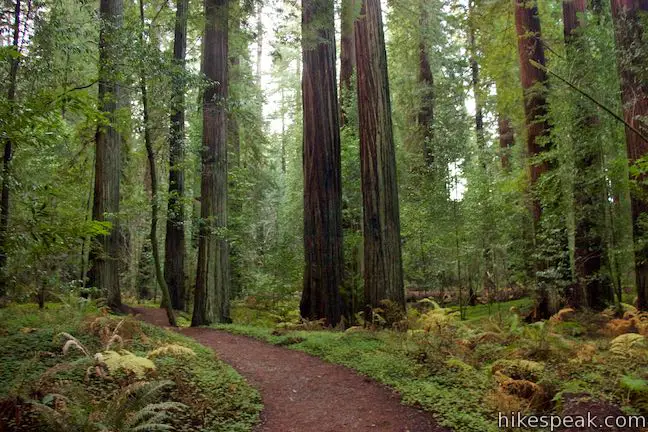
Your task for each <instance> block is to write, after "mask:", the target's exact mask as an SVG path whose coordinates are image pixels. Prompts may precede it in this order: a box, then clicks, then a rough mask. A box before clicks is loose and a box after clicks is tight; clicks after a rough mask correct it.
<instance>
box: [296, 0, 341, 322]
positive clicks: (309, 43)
mask: <svg viewBox="0 0 648 432" xmlns="http://www.w3.org/2000/svg"><path fill="white" fill-rule="evenodd" d="M302 53H303V68H304V69H303V75H302V101H303V116H304V142H303V144H304V161H303V162H304V258H305V263H306V265H305V268H304V288H303V292H302V298H301V303H300V307H299V309H300V312H301V315H302V317H304V318H308V319H311V320H313V319H321V318H324V319H325V320H326V324H327V325H329V326H335V325H336V324H337V323H338V322H339V321H340V314H341V298H340V286H341V285H342V277H343V272H344V255H343V253H342V245H343V241H342V177H341V169H342V167H341V159H340V125H339V115H340V111H339V106H338V99H337V90H336V85H337V83H336V77H335V24H334V7H333V1H332V0H302Z"/></svg>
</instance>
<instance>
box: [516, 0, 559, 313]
mask: <svg viewBox="0 0 648 432" xmlns="http://www.w3.org/2000/svg"><path fill="white" fill-rule="evenodd" d="M515 28H516V31H517V35H518V54H519V58H520V81H521V83H522V89H523V90H524V117H525V124H526V130H527V136H526V140H527V156H528V157H529V158H530V162H529V172H530V182H531V194H532V208H531V213H532V216H533V224H534V232H535V235H536V239H537V238H538V236H537V234H538V231H539V229H540V217H541V215H542V203H541V200H540V197H539V196H538V193H537V190H535V189H536V188H535V186H536V185H537V183H538V180H539V178H540V176H541V175H542V174H544V173H545V172H547V171H548V169H549V164H548V163H547V161H545V160H542V161H538V160H537V158H538V156H541V154H542V152H543V151H544V150H545V148H544V143H543V140H545V141H546V139H547V137H548V136H549V123H548V122H547V120H546V118H547V100H546V83H547V74H546V73H545V71H544V69H543V67H544V66H545V55H544V46H543V44H542V36H541V28H540V18H539V17H538V7H537V4H536V2H535V0H534V1H527V0H515ZM532 62H533V63H536V64H533V63H532ZM538 66H539V67H538ZM538 247H542V245H539V244H537V243H536V248H538ZM534 264H535V267H536V271H541V270H544V269H545V268H546V263H543V262H536V263H534ZM537 294H538V299H537V305H536V318H547V317H548V316H549V315H550V312H551V311H550V304H549V293H548V287H547V286H546V282H545V281H543V280H538V293H537Z"/></svg>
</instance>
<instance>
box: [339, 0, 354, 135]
mask: <svg viewBox="0 0 648 432" xmlns="http://www.w3.org/2000/svg"><path fill="white" fill-rule="evenodd" d="M341 1H342V7H341V10H340V21H341V25H340V29H341V36H340V114H341V115H340V126H341V127H344V125H345V124H346V122H347V116H346V114H345V112H344V109H345V105H346V104H347V97H348V96H350V95H351V91H352V90H353V82H352V78H353V72H354V70H355V37H354V34H353V27H354V24H353V23H354V22H355V20H356V13H355V2H356V1H357V0H341Z"/></svg>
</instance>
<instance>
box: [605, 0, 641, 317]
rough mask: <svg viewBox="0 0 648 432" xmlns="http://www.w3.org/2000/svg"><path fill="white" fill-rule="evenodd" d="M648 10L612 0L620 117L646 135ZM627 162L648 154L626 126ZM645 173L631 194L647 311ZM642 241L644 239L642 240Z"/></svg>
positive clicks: (631, 1)
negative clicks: (647, 16)
mask: <svg viewBox="0 0 648 432" xmlns="http://www.w3.org/2000/svg"><path fill="white" fill-rule="evenodd" d="M647 12H648V0H612V17H613V20H614V25H615V36H616V44H617V63H618V68H619V75H620V78H621V100H622V102H623V118H624V120H625V121H626V123H628V124H630V125H631V126H633V127H634V128H635V129H636V130H638V131H639V132H641V134H642V135H643V136H644V137H645V136H648V120H646V118H648V77H647V76H646V72H645V68H646V65H647V64H648V54H647V53H646V48H645V46H646V43H648V37H646V35H645V34H644V32H645V30H646V29H644V28H643V25H642V23H643V22H645V21H642V19H641V16H640V14H645V13H647ZM625 134H626V145H627V148H628V161H629V163H631V164H633V163H635V162H636V161H637V160H638V159H640V158H642V157H644V156H645V155H646V153H648V141H646V140H645V139H644V138H642V137H641V136H640V135H639V134H637V133H636V132H634V131H632V130H631V129H630V128H628V127H626V129H625ZM646 177H647V176H646V174H645V173H644V174H641V175H640V176H639V178H638V184H637V187H636V188H635V190H633V194H632V197H631V206H632V221H633V233H634V238H635V247H636V251H635V254H636V258H635V260H636V278H637V303H638V307H639V308H640V309H641V310H648V247H647V246H645V245H644V246H640V247H637V246H638V243H639V239H640V238H642V237H643V236H645V234H646V232H645V229H643V228H642V226H641V225H642V224H641V223H640V222H641V221H640V217H641V215H642V214H644V213H646V212H647V211H648V204H646V201H645V197H644V196H645V194H646V191H647V190H648V188H647V187H646V185H645V184H643V183H644V182H645V180H646ZM641 243H643V244H645V242H641Z"/></svg>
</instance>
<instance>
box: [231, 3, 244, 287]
mask: <svg viewBox="0 0 648 432" xmlns="http://www.w3.org/2000/svg"><path fill="white" fill-rule="evenodd" d="M241 13H242V11H241V6H240V4H239V2H238V1H237V0H236V1H232V2H231V3H230V20H231V22H230V25H229V28H230V30H229V35H230V36H229V62H230V64H229V69H228V71H227V72H228V74H229V86H230V89H234V88H237V87H238V86H237V84H238V82H239V81H240V79H241V78H240V77H241V73H240V69H241V66H240V65H241V49H247V44H246V45H245V47H244V48H242V47H240V46H237V45H236V44H234V43H233V41H235V40H237V39H238V38H241V37H242V33H241ZM229 97H230V107H235V106H236V105H237V102H238V101H239V99H240V94H239V93H236V94H234V93H233V92H232V91H230V96H229ZM234 98H236V99H234ZM227 141H228V151H229V159H228V161H229V162H228V163H229V169H230V172H231V171H234V172H238V171H237V170H238V168H239V167H240V165H241V133H240V127H239V122H238V113H237V111H236V109H235V108H234V109H230V110H228V111H227ZM237 177H238V176H237V175H233V176H230V178H229V186H230V191H232V190H233V191H235V192H236V188H237V186H238V185H237V184H236V178H237ZM230 196H232V195H230ZM242 198H243V197H241V196H237V199H233V200H230V201H229V209H230V213H231V217H230V222H231V221H232V220H234V221H236V220H238V219H239V216H240V215H241V211H242V210H243V199H242ZM233 228H234V229H236V227H233ZM241 264H242V263H241V253H240V251H239V248H238V246H237V245H236V243H234V244H230V280H231V282H230V283H231V290H232V291H231V292H232V297H235V296H237V295H238V294H239V293H240V292H241V277H242V268H241Z"/></svg>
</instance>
